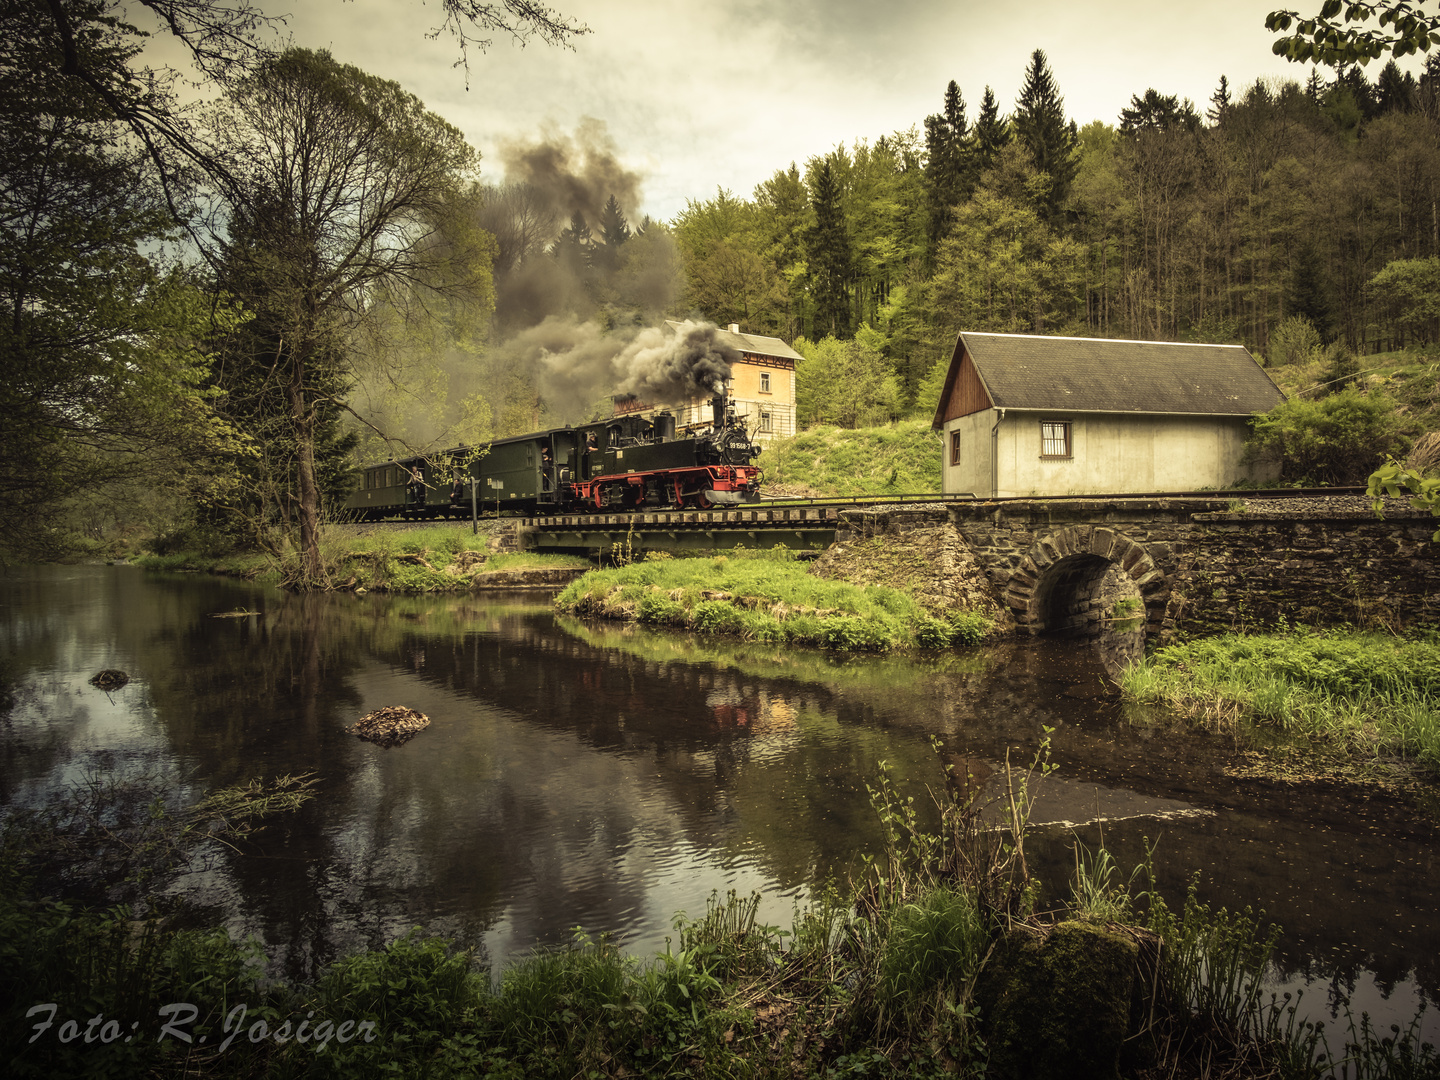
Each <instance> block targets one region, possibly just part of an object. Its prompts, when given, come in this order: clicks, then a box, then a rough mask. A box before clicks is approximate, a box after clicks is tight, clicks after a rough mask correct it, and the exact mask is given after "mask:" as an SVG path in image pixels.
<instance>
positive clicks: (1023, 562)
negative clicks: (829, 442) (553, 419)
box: [515, 496, 1440, 641]
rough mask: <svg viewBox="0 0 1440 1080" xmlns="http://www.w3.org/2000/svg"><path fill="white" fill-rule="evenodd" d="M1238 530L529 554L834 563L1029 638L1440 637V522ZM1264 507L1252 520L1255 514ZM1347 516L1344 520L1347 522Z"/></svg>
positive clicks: (1248, 516)
mask: <svg viewBox="0 0 1440 1080" xmlns="http://www.w3.org/2000/svg"><path fill="white" fill-rule="evenodd" d="M1290 502H1291V501H1290V500H1276V501H1275V504H1274V505H1273V506H1272V505H1271V504H1269V503H1266V504H1262V505H1261V506H1260V508H1259V509H1254V510H1249V511H1245V512H1232V511H1231V509H1230V506H1231V500H1229V499H1222V498H1193V497H1174V498H1154V497H1151V498H1124V497H1120V496H1110V497H1103V498H1088V499H1087V498H1074V499H1032V500H1015V501H1004V502H979V501H976V502H971V501H960V500H954V501H948V502H944V503H927V504H922V505H906V506H891V507H889V508H884V507H880V508H855V509H840V508H836V507H804V508H793V507H790V508H786V507H775V508H746V509H735V510H715V511H708V512H706V511H698V512H697V511H686V512H668V513H666V512H661V513H646V514H630V515H589V516H580V517H571V518H535V519H526V520H524V521H521V522H518V523H517V535H516V537H515V542H516V543H518V544H519V545H520V546H522V547H527V548H528V547H539V548H551V549H559V550H593V549H597V548H598V549H600V550H611V549H615V548H624V549H626V550H628V551H630V552H631V554H632V555H633V554H635V553H638V552H639V551H643V550H648V549H650V548H665V549H669V550H684V549H686V548H704V549H712V548H715V547H726V546H734V545H736V544H744V545H746V546H752V547H769V546H773V545H775V544H779V543H783V544H787V545H789V546H791V547H796V548H802V549H803V548H811V549H820V548H825V549H826V550H825V553H824V554H823V555H822V556H821V571H822V572H827V573H834V574H837V575H840V574H843V575H844V576H847V577H849V578H851V579H852V580H866V578H867V575H869V576H870V578H871V579H873V580H885V571H886V568H887V567H888V568H889V576H890V580H897V579H898V580H904V581H905V582H906V583H907V584H909V585H910V586H911V587H912V588H915V589H916V591H917V592H919V593H920V595H921V596H922V597H924V598H925V599H926V600H927V601H928V602H930V603H931V604H932V605H933V606H940V607H945V606H965V607H980V608H985V609H989V610H991V611H992V612H994V613H996V614H998V615H999V616H1000V618H1001V620H1002V621H1003V622H1007V623H1009V624H1010V625H1013V626H1014V628H1015V629H1017V630H1019V631H1020V632H1022V633H1032V634H1038V633H1042V632H1047V631H1062V632H1063V631H1074V632H1091V631H1094V630H1097V629H1098V628H1099V627H1100V626H1101V625H1102V624H1103V623H1105V622H1107V621H1110V622H1122V623H1124V624H1126V625H1127V626H1135V627H1136V628H1138V626H1139V625H1140V623H1139V620H1141V619H1143V626H1144V629H1145V633H1146V636H1147V638H1149V639H1150V640H1152V641H1156V640H1165V639H1167V638H1169V637H1171V636H1173V635H1174V634H1176V633H1177V632H1186V633H1207V632H1216V631H1222V630H1229V629H1233V628H1238V627H1242V626H1267V625H1273V624H1274V623H1276V622H1278V621H1280V620H1281V619H1286V620H1290V621H1293V622H1304V623H1311V624H1317V625H1323V624H1334V623H1341V622H1348V623H1352V624H1355V625H1371V624H1375V623H1380V624H1384V625H1387V626H1391V627H1401V626H1408V625H1436V624H1440V543H1434V542H1432V541H1431V540H1430V536H1431V534H1432V533H1433V532H1434V529H1435V520H1434V518H1433V517H1431V516H1430V515H1428V514H1425V513H1422V512H1420V511H1413V510H1408V509H1404V510H1399V511H1388V512H1387V517H1386V519H1385V520H1383V521H1382V520H1379V519H1377V518H1376V517H1375V516H1374V514H1373V513H1371V512H1370V511H1369V510H1368V509H1366V508H1365V507H1364V506H1363V505H1362V504H1359V502H1358V500H1356V499H1354V498H1351V499H1345V500H1334V499H1307V500H1304V502H1303V503H1302V505H1303V506H1304V507H1305V509H1304V510H1298V511H1297V510H1295V509H1293V508H1287V507H1289V505H1290ZM1252 505H1253V504H1252ZM1336 506H1341V507H1344V509H1336V508H1335V507H1336Z"/></svg>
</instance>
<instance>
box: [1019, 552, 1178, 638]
mask: <svg viewBox="0 0 1440 1080" xmlns="http://www.w3.org/2000/svg"><path fill="white" fill-rule="evenodd" d="M1167 599H1168V591H1167V590H1166V588H1165V578H1164V575H1163V574H1161V572H1160V571H1159V570H1158V569H1157V568H1156V566H1155V562H1154V560H1153V559H1152V558H1151V557H1150V554H1149V552H1147V551H1146V550H1145V548H1144V546H1143V545H1141V544H1139V543H1136V542H1135V541H1134V540H1131V539H1129V538H1128V537H1126V536H1124V535H1122V534H1120V533H1117V532H1115V531H1114V530H1111V529H1104V528H1091V527H1088V526H1087V527H1077V528H1070V529H1064V530H1061V531H1060V532H1057V533H1055V534H1053V535H1051V536H1046V537H1044V538H1042V539H1041V540H1039V541H1038V542H1037V543H1036V544H1035V545H1034V546H1033V547H1032V548H1031V549H1030V551H1029V553H1028V554H1027V555H1026V556H1025V558H1024V559H1022V560H1021V563H1020V565H1019V566H1018V567H1017V568H1016V569H1015V571H1014V573H1013V574H1012V576H1011V579H1010V584H1009V586H1008V587H1007V589H1006V601H1007V602H1008V604H1009V606H1010V609H1011V611H1012V612H1014V615H1015V622H1016V624H1017V625H1018V626H1020V627H1021V628H1023V629H1025V630H1027V631H1029V632H1030V633H1032V634H1042V633H1055V634H1063V635H1067V636H1072V637H1086V638H1090V637H1098V636H1100V635H1101V634H1104V633H1107V632H1113V631H1119V632H1120V633H1131V632H1134V633H1138V634H1141V635H1142V636H1143V635H1146V634H1149V633H1154V632H1156V631H1158V630H1159V627H1160V624H1161V620H1162V619H1163V618H1164V614H1165V604H1166V601H1167Z"/></svg>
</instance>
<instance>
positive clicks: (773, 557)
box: [555, 548, 990, 652]
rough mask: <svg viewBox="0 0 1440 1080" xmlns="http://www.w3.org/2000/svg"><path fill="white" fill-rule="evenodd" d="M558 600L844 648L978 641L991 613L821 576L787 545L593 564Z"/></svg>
mask: <svg viewBox="0 0 1440 1080" xmlns="http://www.w3.org/2000/svg"><path fill="white" fill-rule="evenodd" d="M555 604H556V606H557V607H558V608H559V609H560V610H561V611H563V612H565V613H567V614H571V615H579V616H593V617H600V618H610V619H630V620H636V621H639V622H643V623H650V624H653V625H657V626H672V627H677V628H681V629H686V630H693V631H697V632H699V633H703V634H728V635H733V636H737V637H742V638H747V639H750V640H754V641H761V642H766V643H769V644H793V645H814V646H818V647H820V648H825V649H836V650H841V651H874V652H885V651H889V650H892V649H909V648H927V649H942V648H946V647H948V646H951V645H959V644H974V643H976V642H979V641H980V640H981V639H982V638H983V637H984V636H985V634H986V633H987V632H988V631H989V629H990V620H989V619H988V618H986V617H985V616H984V615H981V614H978V613H976V612H963V611H962V612H947V613H945V614H943V615H939V614H935V613H932V612H931V611H929V610H927V609H926V608H925V606H924V605H922V604H921V603H920V602H919V601H918V600H916V599H915V597H913V596H912V595H910V594H909V593H908V592H905V591H904V590H901V589H895V588H889V587H886V586H880V585H867V586H861V585H852V584H850V583H848V582H844V581H829V580H825V579H823V578H819V577H816V576H815V575H814V574H812V573H810V571H809V567H808V566H807V564H805V563H802V562H799V561H797V560H796V559H795V558H794V556H793V554H792V553H790V552H788V551H786V550H785V549H783V548H781V549H775V550H772V551H757V552H741V553H739V554H727V555H716V556H715V557H714V558H709V559H670V558H659V559H656V558H654V557H653V556H652V557H651V558H647V559H646V560H644V561H642V562H637V563H631V564H630V565H628V566H622V567H617V568H615V569H611V570H596V571H593V572H591V573H589V574H586V575H585V576H584V577H582V578H580V579H579V580H578V581H575V582H572V583H571V584H570V585H569V586H568V587H567V588H566V589H565V590H564V592H562V593H561V594H560V595H559V596H558V597H557V598H556V600H555Z"/></svg>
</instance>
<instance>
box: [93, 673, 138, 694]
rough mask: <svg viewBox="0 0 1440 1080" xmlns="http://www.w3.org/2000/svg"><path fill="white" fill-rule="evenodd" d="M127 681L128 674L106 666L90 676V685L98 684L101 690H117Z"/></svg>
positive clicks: (128, 678)
mask: <svg viewBox="0 0 1440 1080" xmlns="http://www.w3.org/2000/svg"><path fill="white" fill-rule="evenodd" d="M129 681H130V676H129V675H127V674H126V673H125V672H123V671H116V670H115V669H114V668H106V669H105V670H104V671H99V672H96V673H95V674H94V675H92V676H91V677H90V685H91V686H98V687H99V688H100V689H101V690H119V689H120V688H121V687H122V686H124V685H125V684H126V683H128V682H129Z"/></svg>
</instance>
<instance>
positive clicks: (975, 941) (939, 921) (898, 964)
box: [877, 885, 990, 1015]
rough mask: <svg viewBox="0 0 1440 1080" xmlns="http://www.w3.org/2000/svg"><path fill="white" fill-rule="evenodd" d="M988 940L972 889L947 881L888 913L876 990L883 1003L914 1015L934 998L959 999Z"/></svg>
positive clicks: (927, 1005) (987, 931)
mask: <svg viewBox="0 0 1440 1080" xmlns="http://www.w3.org/2000/svg"><path fill="white" fill-rule="evenodd" d="M989 943H990V933H989V930H988V928H987V927H986V925H985V921H984V919H983V918H982V917H981V914H980V910H979V908H978V907H977V906H976V903H975V897H974V896H973V895H972V894H971V893H969V892H968V891H966V890H964V889H963V888H961V889H958V890H957V889H956V888H952V887H950V886H947V885H938V886H936V887H934V888H932V889H929V890H927V891H926V892H925V893H923V894H922V895H921V896H920V897H919V898H918V899H916V900H915V902H913V903H909V904H904V905H903V906H901V907H900V908H899V910H897V911H896V912H894V913H893V915H892V916H891V917H890V926H889V938H888V940H887V941H886V944H885V949H884V952H883V954H882V956H881V960H880V972H879V985H878V988H877V989H878V997H879V1000H880V1002H881V1004H882V1006H884V1007H886V1008H888V1009H891V1010H896V1009H897V1007H898V1009H900V1010H905V1009H908V1010H911V1011H912V1014H913V1013H914V1012H920V1011H922V1010H925V1009H927V1008H932V1007H933V1006H934V1004H935V1001H934V999H935V998H936V997H937V996H939V997H941V998H942V999H943V998H948V999H949V1000H951V1001H964V1000H965V998H966V996H967V995H968V988H969V984H970V983H971V982H972V981H973V980H974V978H975V976H976V974H978V972H979V970H980V961H981V958H982V957H983V956H984V953H985V948H986V946H987V945H988V944H989ZM902 1015H903V1013H902Z"/></svg>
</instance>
